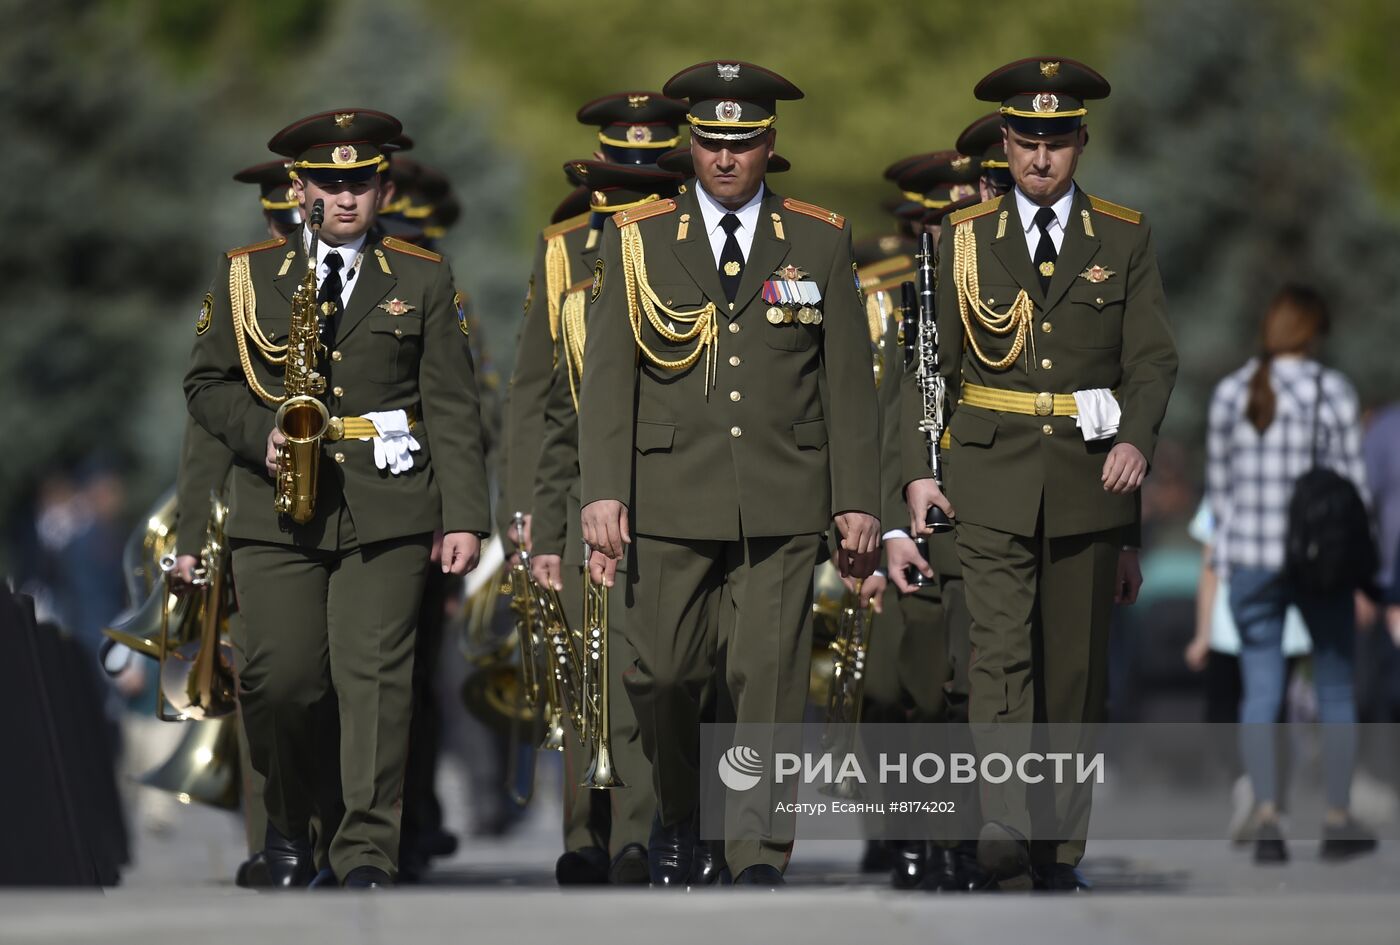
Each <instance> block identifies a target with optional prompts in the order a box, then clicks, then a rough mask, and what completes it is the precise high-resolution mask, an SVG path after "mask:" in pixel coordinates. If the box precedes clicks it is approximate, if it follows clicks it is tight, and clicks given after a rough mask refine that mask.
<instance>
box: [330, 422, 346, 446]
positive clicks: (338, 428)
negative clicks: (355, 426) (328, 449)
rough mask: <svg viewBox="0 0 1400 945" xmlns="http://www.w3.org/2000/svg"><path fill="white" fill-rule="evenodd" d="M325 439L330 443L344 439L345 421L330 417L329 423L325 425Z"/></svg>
mask: <svg viewBox="0 0 1400 945" xmlns="http://www.w3.org/2000/svg"><path fill="white" fill-rule="evenodd" d="M326 438H327V439H329V440H331V441H332V442H334V441H336V440H342V439H344V438H345V421H344V420H342V419H341V418H339V417H331V420H330V423H328V424H327V425H326Z"/></svg>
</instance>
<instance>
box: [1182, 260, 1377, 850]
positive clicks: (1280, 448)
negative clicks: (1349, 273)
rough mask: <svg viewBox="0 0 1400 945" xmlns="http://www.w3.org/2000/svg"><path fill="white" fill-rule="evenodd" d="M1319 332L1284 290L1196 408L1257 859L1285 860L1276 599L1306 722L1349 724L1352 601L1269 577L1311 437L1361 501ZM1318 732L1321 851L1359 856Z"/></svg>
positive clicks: (1362, 838) (1336, 763) (1320, 320)
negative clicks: (1308, 689)
mask: <svg viewBox="0 0 1400 945" xmlns="http://www.w3.org/2000/svg"><path fill="white" fill-rule="evenodd" d="M1328 323H1329V318H1328V313H1327V304H1326V302H1325V301H1324V300H1323V298H1322V296H1321V295H1319V294H1318V293H1317V292H1316V291H1315V290H1313V289H1310V288H1307V287H1303V286H1287V287H1285V288H1284V289H1283V290H1282V291H1280V292H1279V294H1278V295H1277V296H1275V297H1274V299H1273V301H1272V303H1271V304H1270V305H1269V308H1268V311H1267V312H1266V314H1265V316H1264V322H1263V326H1262V330H1261V332H1260V353H1259V355H1258V356H1257V357H1255V358H1251V359H1250V360H1249V361H1248V362H1247V363H1246V364H1245V365H1244V366H1243V367H1242V368H1240V369H1239V370H1238V371H1235V372H1234V373H1233V374H1231V375H1229V376H1228V377H1226V378H1225V379H1224V380H1223V381H1221V382H1220V384H1219V385H1217V386H1216V388H1215V393H1214V395H1213V396H1212V398H1211V405H1210V424H1209V434H1208V440H1207V445H1206V453H1207V468H1206V474H1207V475H1206V479H1207V482H1206V489H1207V498H1208V500H1209V502H1210V506H1211V511H1212V513H1213V514H1214V516H1215V520H1216V521H1217V522H1218V523H1219V530H1218V532H1217V535H1216V538H1217V540H1216V544H1215V550H1214V554H1215V558H1214V566H1215V568H1216V569H1217V570H1218V571H1220V572H1221V573H1223V574H1227V575H1228V576H1229V581H1230V609H1231V612H1232V613H1233V615H1234V618H1235V622H1236V624H1238V626H1239V630H1240V638H1241V648H1240V669H1241V672H1242V674H1243V677H1244V680H1243V681H1244V698H1243V701H1242V704H1241V706H1240V721H1241V722H1243V723H1245V724H1246V725H1247V726H1250V727H1249V728H1246V729H1244V730H1243V731H1242V736H1241V740H1240V749H1241V754H1242V757H1243V760H1244V765H1245V770H1246V771H1248V772H1249V776H1250V780H1251V781H1252V782H1253V785H1254V796H1255V800H1256V803H1257V804H1258V809H1257V812H1256V816H1257V818H1258V823H1259V828H1258V833H1257V835H1256V840H1255V849H1254V858H1255V861H1256V862H1261V863H1266V862H1274V863H1278V862H1283V861H1285V860H1287V859H1288V850H1287V847H1286V845H1285V844H1284V841H1283V835H1282V833H1281V832H1280V831H1279V827H1278V812H1277V806H1276V801H1277V796H1278V795H1277V784H1276V783H1275V770H1276V769H1275V763H1274V750H1275V749H1274V739H1273V735H1272V732H1271V731H1270V730H1268V729H1266V728H1265V727H1264V726H1267V725H1268V724H1269V723H1272V722H1273V721H1274V719H1275V718H1277V716H1278V713H1279V707H1280V705H1281V704H1282V701H1283V696H1284V680H1285V678H1286V673H1285V661H1284V654H1283V647H1282V638H1283V622H1284V613H1285V611H1286V610H1287V608H1288V606H1289V604H1295V605H1296V606H1297V607H1298V609H1299V610H1300V611H1301V612H1302V614H1303V619H1304V621H1305V622H1306V623H1307V625H1308V631H1309V633H1310V634H1311V636H1312V640H1313V656H1312V665H1313V678H1314V681H1315V684H1316V687H1317V701H1318V716H1319V719H1320V721H1322V722H1324V723H1354V722H1355V721H1356V707H1355V702H1354V699H1353V693H1352V669H1353V650H1354V643H1355V639H1354V638H1355V631H1356V625H1355V612H1354V605H1353V601H1352V596H1351V594H1350V592H1341V593H1337V594H1333V595H1327V596H1312V595H1305V594H1301V593H1299V592H1298V591H1297V590H1296V589H1294V588H1291V587H1289V586H1288V584H1287V582H1286V579H1285V577H1284V573H1283V571H1284V543H1285V538H1286V536H1287V532H1288V504H1289V500H1290V499H1291V498H1292V495H1293V486H1294V483H1295V482H1296V481H1297V480H1298V477H1300V476H1301V475H1303V473H1305V472H1307V471H1308V469H1309V468H1311V466H1312V450H1313V438H1314V436H1316V438H1317V446H1318V449H1317V456H1318V463H1319V464H1320V465H1324V466H1327V467H1330V468H1332V469H1335V470H1336V471H1337V472H1339V473H1341V474H1342V475H1344V476H1346V477H1347V478H1348V479H1350V480H1351V481H1352V482H1354V483H1355V484H1356V486H1357V488H1359V489H1360V490H1361V493H1362V495H1363V496H1364V495H1366V485H1365V476H1366V474H1365V467H1364V465H1363V463H1362V459H1361V424H1360V417H1359V413H1360V411H1359V406H1358V402H1357V396H1356V390H1355V389H1354V388H1353V387H1352V385H1351V383H1350V382H1349V381H1348V380H1347V379H1346V378H1345V377H1343V376H1342V375H1341V374H1340V373H1338V372H1337V371H1333V370H1330V369H1328V368H1324V367H1323V366H1322V365H1321V364H1319V363H1318V362H1317V361H1316V360H1314V358H1313V355H1314V354H1315V352H1316V350H1317V348H1318V346H1319V344H1320V342H1321V341H1322V338H1323V336H1324V335H1325V334H1326V333H1327V328H1328ZM1319 394H1320V395H1321V403H1320V404H1319V403H1318V397H1319ZM1251 723H1253V724H1251ZM1324 731H1325V732H1326V733H1327V734H1326V739H1325V744H1324V760H1325V763H1326V765H1325V766H1326V788H1327V807H1328V810H1327V815H1326V820H1325V822H1324V824H1323V842H1322V850H1321V853H1322V856H1323V857H1324V858H1342V857H1346V856H1353V855H1356V854H1359V853H1366V852H1370V851H1371V850H1372V849H1374V848H1375V843H1376V841H1375V836H1374V835H1373V834H1371V833H1370V832H1369V831H1367V830H1365V829H1364V828H1362V827H1361V826H1360V825H1359V824H1357V823H1356V822H1355V821H1354V820H1352V818H1351V815H1350V812H1349V811H1350V803H1351V800H1350V795H1351V776H1352V769H1353V767H1354V765H1355V758H1356V735H1355V730H1354V729H1352V728H1350V727H1336V728H1331V727H1329V728H1327V729H1325V730H1324Z"/></svg>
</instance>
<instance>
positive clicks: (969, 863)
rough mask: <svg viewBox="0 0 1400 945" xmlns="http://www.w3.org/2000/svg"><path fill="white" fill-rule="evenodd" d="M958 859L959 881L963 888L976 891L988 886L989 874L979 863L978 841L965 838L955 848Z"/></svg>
mask: <svg viewBox="0 0 1400 945" xmlns="http://www.w3.org/2000/svg"><path fill="white" fill-rule="evenodd" d="M953 852H954V856H956V857H957V860H958V882H960V883H961V884H962V887H961V888H962V889H965V890H967V891H968V892H975V891H977V890H979V889H985V888H986V887H987V874H986V873H985V872H984V871H983V869H982V867H981V866H979V865H978V864H977V841H976V840H964V841H963V842H962V843H959V844H958V845H957V847H956V848H955V849H954V851H953Z"/></svg>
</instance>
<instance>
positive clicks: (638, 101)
mask: <svg viewBox="0 0 1400 945" xmlns="http://www.w3.org/2000/svg"><path fill="white" fill-rule="evenodd" d="M649 101H651V96H650V95H629V96H627V104H628V105H631V106H632V107H633V108H642V107H644V106H645V105H646V103H647V102H649Z"/></svg>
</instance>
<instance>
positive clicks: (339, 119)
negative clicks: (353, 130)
mask: <svg viewBox="0 0 1400 945" xmlns="http://www.w3.org/2000/svg"><path fill="white" fill-rule="evenodd" d="M354 120H355V113H354V112H341V113H339V114H338V115H336V116H335V126H336V127H337V128H349V127H350V123H351V122H353V121H354Z"/></svg>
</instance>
